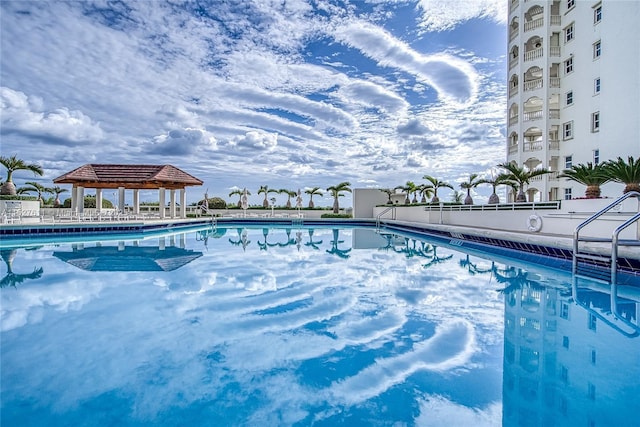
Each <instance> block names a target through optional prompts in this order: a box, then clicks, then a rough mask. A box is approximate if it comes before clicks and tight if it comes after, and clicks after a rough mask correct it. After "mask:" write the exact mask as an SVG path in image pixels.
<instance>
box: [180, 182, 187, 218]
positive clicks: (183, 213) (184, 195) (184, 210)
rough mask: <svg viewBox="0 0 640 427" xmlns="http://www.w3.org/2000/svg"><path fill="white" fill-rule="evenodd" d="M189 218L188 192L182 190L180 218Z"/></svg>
mask: <svg viewBox="0 0 640 427" xmlns="http://www.w3.org/2000/svg"><path fill="white" fill-rule="evenodd" d="M186 217H187V190H186V189H185V188H181V189H180V218H186Z"/></svg>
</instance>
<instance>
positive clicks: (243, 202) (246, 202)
mask: <svg viewBox="0 0 640 427" xmlns="http://www.w3.org/2000/svg"><path fill="white" fill-rule="evenodd" d="M240 206H241V207H242V210H243V211H244V216H247V208H248V207H249V199H248V197H247V189H246V188H245V189H244V191H243V192H242V197H240Z"/></svg>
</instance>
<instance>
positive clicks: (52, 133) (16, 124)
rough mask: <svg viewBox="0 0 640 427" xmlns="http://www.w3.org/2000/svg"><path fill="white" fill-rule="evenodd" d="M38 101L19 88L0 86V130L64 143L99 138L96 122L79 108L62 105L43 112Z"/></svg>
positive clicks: (100, 138) (93, 140) (97, 140)
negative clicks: (16, 89)
mask: <svg viewBox="0 0 640 427" xmlns="http://www.w3.org/2000/svg"><path fill="white" fill-rule="evenodd" d="M42 104H43V101H42V99H41V98H39V97H32V98H29V97H28V96H27V95H26V94H24V93H22V92H20V91H15V90H12V89H10V88H8V87H0V106H1V113H2V114H0V117H1V121H0V125H1V127H2V132H3V133H13V132H24V133H25V134H27V135H30V136H32V137H34V138H43V139H46V140H48V141H52V142H53V141H57V143H59V144H64V145H67V144H74V143H80V142H99V141H101V140H102V139H103V137H104V133H103V131H102V129H101V128H100V125H99V124H98V123H94V122H93V121H92V120H91V118H90V117H88V116H86V115H85V114H83V113H82V112H81V111H70V110H69V109H67V108H66V107H61V108H57V109H55V110H50V111H43V105H42Z"/></svg>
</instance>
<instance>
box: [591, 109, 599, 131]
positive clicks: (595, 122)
mask: <svg viewBox="0 0 640 427" xmlns="http://www.w3.org/2000/svg"><path fill="white" fill-rule="evenodd" d="M599 131H600V111H596V112H595V113H592V114H591V132H599Z"/></svg>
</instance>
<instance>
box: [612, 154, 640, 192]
mask: <svg viewBox="0 0 640 427" xmlns="http://www.w3.org/2000/svg"><path fill="white" fill-rule="evenodd" d="M627 160H628V163H627V162H625V161H624V160H623V159H622V157H618V159H617V160H609V161H608V162H605V170H606V173H607V176H609V177H610V178H611V180H612V181H615V182H620V183H622V184H625V187H624V190H623V191H622V194H626V193H628V192H629V191H638V192H640V157H639V158H638V159H636V160H634V159H633V157H632V156H629V157H628V159H627Z"/></svg>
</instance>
